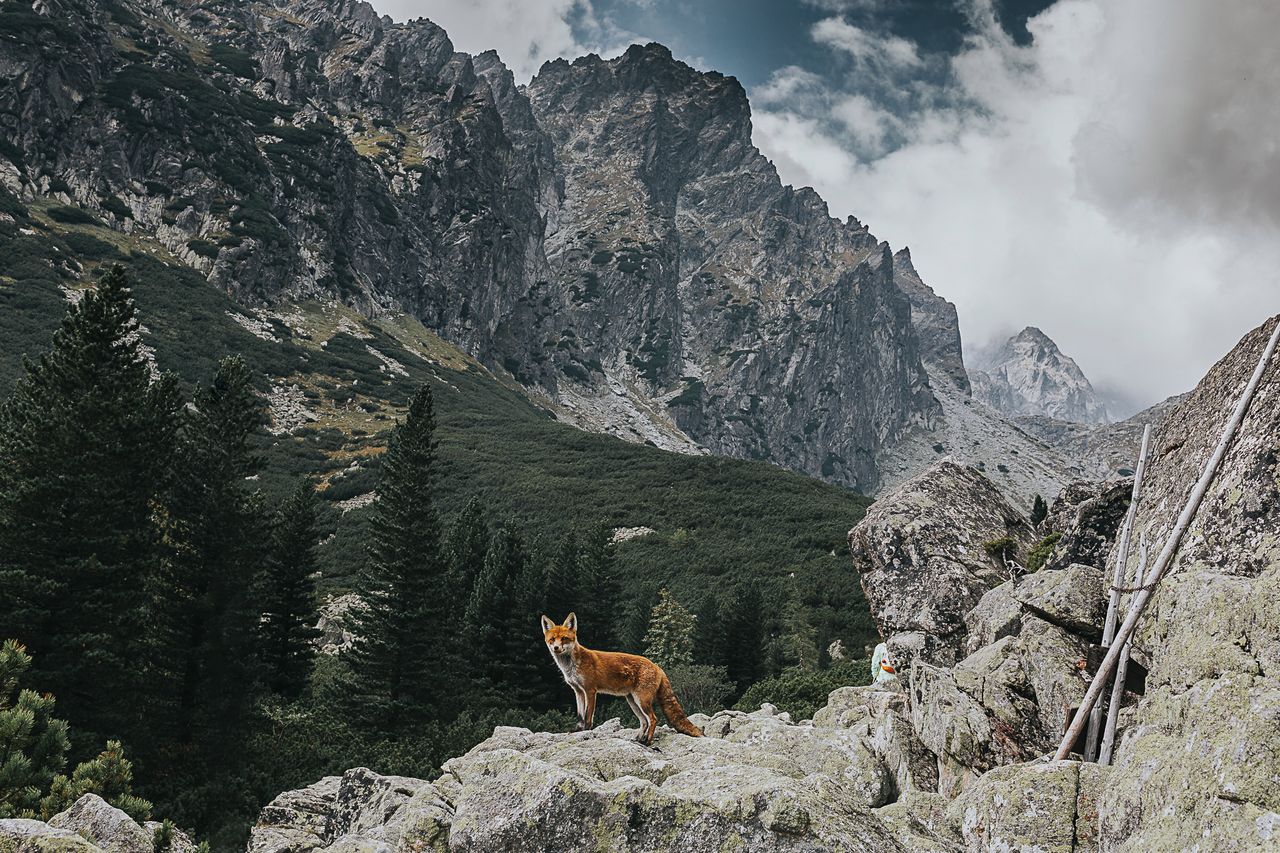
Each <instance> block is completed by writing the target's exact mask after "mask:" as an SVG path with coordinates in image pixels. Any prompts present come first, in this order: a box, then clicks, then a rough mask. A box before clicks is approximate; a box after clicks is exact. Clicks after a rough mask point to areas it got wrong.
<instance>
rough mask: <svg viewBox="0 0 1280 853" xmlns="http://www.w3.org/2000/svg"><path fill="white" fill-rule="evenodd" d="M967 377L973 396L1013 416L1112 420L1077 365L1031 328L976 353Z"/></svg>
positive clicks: (1093, 421) (1092, 420) (1070, 419)
mask: <svg viewBox="0 0 1280 853" xmlns="http://www.w3.org/2000/svg"><path fill="white" fill-rule="evenodd" d="M969 378H970V380H971V383H972V385H973V395H974V396H975V397H977V398H978V399H980V400H982V401H984V402H986V403H987V404H988V405H990V406H991V407H992V408H994V409H996V410H997V411H999V412H1001V413H1003V414H1005V415H1008V416H1011V417H1012V416H1018V415H1044V416H1047V417H1051V418H1056V419H1058V420H1063V421H1073V422H1076V423H1090V424H1095V423H1107V422H1108V421H1109V420H1110V418H1109V417H1108V415H1107V407H1106V404H1104V403H1103V401H1102V399H1101V397H1099V396H1098V394H1097V392H1096V391H1094V389H1093V385H1092V384H1091V383H1090V382H1089V380H1088V378H1086V377H1085V375H1084V372H1083V371H1082V370H1080V367H1079V365H1077V364H1076V363H1075V361H1074V360H1073V359H1072V358H1071V357H1070V356H1068V355H1066V354H1064V353H1063V352H1062V351H1061V350H1060V349H1059V348H1058V345H1057V344H1056V343H1054V341H1053V339H1052V338H1050V337H1049V336H1048V335H1046V334H1045V333H1044V332H1042V331H1041V330H1040V329H1038V328H1036V327H1035V326H1027V327H1026V328H1025V329H1023V330H1022V331H1021V332H1019V333H1018V334H1016V335H1014V336H1013V337H1011V338H1009V339H1008V340H1007V341H1005V342H1004V343H1003V344H1001V345H999V346H998V347H996V348H995V349H992V350H989V351H985V352H979V353H978V354H976V356H975V357H974V359H973V364H972V368H971V369H970V371H969Z"/></svg>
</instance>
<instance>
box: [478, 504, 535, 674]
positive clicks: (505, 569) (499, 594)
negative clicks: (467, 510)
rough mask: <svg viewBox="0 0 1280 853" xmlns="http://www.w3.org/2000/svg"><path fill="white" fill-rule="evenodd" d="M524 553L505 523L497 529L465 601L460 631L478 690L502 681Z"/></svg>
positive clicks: (520, 543) (517, 539) (518, 540)
mask: <svg viewBox="0 0 1280 853" xmlns="http://www.w3.org/2000/svg"><path fill="white" fill-rule="evenodd" d="M526 556H527V555H526V553H525V548H524V542H522V541H521V539H520V537H519V536H517V535H516V534H515V533H513V532H512V531H511V530H510V529H509V528H508V527H507V526H505V525H504V526H503V527H500V528H498V530H497V531H495V532H494V534H493V538H492V539H491V540H490V542H489V548H488V551H487V552H486V554H485V559H484V568H483V569H482V570H481V572H480V575H479V576H478V577H477V578H476V582H475V586H474V587H473V588H472V590H471V597H470V599H469V600H468V601H467V609H466V612H465V615H464V619H463V624H464V627H463V632H464V633H465V635H466V637H467V641H468V644H469V646H470V649H471V653H472V656H473V658H474V664H473V666H472V667H470V668H469V669H470V670H471V672H472V673H473V675H474V677H475V681H476V682H477V684H476V686H477V687H478V688H479V689H481V690H492V689H497V688H500V687H501V686H502V684H503V681H504V678H505V675H506V673H505V667H506V660H505V655H506V648H507V647H506V642H507V631H508V630H509V628H510V627H511V626H510V619H509V614H510V613H511V610H512V608H513V600H512V589H513V587H514V586H515V579H516V578H517V577H518V576H520V574H521V573H522V572H523V570H524V564H525V561H526ZM535 624H536V623H535Z"/></svg>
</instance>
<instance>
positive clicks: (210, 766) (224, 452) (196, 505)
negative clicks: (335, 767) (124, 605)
mask: <svg viewBox="0 0 1280 853" xmlns="http://www.w3.org/2000/svg"><path fill="white" fill-rule="evenodd" d="M264 417H265V416H264V412H263V408H262V402H261V400H260V399H259V398H258V397H257V395H256V394H255V393H254V391H253V383H252V376H251V374H250V372H249V369H248V367H247V366H246V365H245V363H244V361H243V360H242V359H240V358H239V357H231V358H225V359H223V360H222V361H221V362H220V363H219V365H218V370H217V372H216V374H215V375H214V377H213V380H212V381H211V382H210V383H209V384H208V385H207V386H203V387H200V388H198V389H197V390H196V394H195V405H194V407H192V408H190V409H188V410H187V411H186V412H185V413H184V417H183V424H182V447H181V465H180V474H181V476H180V477H179V479H178V482H177V483H176V485H175V488H174V499H173V512H174V523H173V527H172V530H171V533H170V538H171V541H173V543H174V546H175V553H174V558H173V565H174V578H175V581H176V587H177V591H176V594H175V596H174V600H173V612H174V613H175V614H176V615H177V619H178V623H177V625H175V627H174V630H173V632H172V634H171V636H174V637H175V641H176V642H177V644H178V645H179V651H178V658H179V659H180V672H181V682H182V690H181V697H180V699H181V709H182V712H181V717H182V723H181V725H182V732H181V735H180V739H181V740H182V741H184V742H186V743H189V744H190V745H192V746H194V747H195V748H196V751H197V754H198V755H200V756H201V761H202V766H199V767H190V768H187V769H189V770H191V771H194V772H196V773H198V774H204V773H207V772H212V773H213V774H214V775H216V774H217V773H218V772H232V771H233V770H234V769H235V768H234V762H233V759H234V758H235V757H236V756H237V755H238V754H239V753H238V750H237V749H235V748H234V747H235V745H236V744H238V743H239V742H241V740H242V739H243V737H244V734H245V728H246V726H247V724H248V722H249V720H248V715H249V712H250V709H251V708H252V705H253V702H254V700H255V698H256V695H257V694H256V681H257V676H258V674H259V673H258V671H257V666H256V653H257V649H256V640H257V637H258V633H257V629H258V621H259V613H260V611H259V609H258V607H257V604H256V602H255V601H254V599H253V595H252V592H253V589H254V582H255V580H256V579H257V576H258V573H259V571H260V569H261V567H262V565H263V563H264V561H265V557H266V554H265V552H266V540H267V539H268V535H269V528H268V526H267V525H266V524H265V523H264V522H263V521H262V520H261V519H262V517H263V516H264V515H265V508H264V506H263V502H262V498H261V495H260V494H258V493H257V492H256V491H254V490H251V489H250V488H249V487H248V486H247V485H246V482H247V478H248V477H250V476H252V475H254V474H256V473H257V472H258V470H259V467H260V464H261V463H260V460H259V459H258V458H257V457H256V456H255V455H254V454H253V453H252V452H251V450H250V446H249V441H250V437H251V436H252V435H253V433H254V432H255V431H256V430H257V429H258V427H259V426H261V424H262V423H263V420H264Z"/></svg>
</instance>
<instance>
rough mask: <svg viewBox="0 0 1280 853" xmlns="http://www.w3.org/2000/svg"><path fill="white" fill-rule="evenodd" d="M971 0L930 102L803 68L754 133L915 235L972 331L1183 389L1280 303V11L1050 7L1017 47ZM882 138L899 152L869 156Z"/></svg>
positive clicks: (1131, 4)
mask: <svg viewBox="0 0 1280 853" xmlns="http://www.w3.org/2000/svg"><path fill="white" fill-rule="evenodd" d="M971 11H972V13H973V19H974V20H975V21H977V22H978V24H979V30H978V33H977V35H975V36H974V37H973V38H972V39H971V41H970V42H969V44H968V45H967V47H966V48H965V50H964V51H962V52H961V53H960V54H959V55H958V56H957V57H955V58H954V59H953V60H952V63H951V73H950V75H949V78H948V79H949V82H948V83H946V84H944V86H943V88H941V89H939V90H937V91H929V92H927V95H928V96H927V97H925V98H924V99H923V100H922V102H923V103H926V104H932V105H933V106H928V107H926V108H924V109H922V110H921V111H919V112H917V113H915V114H912V115H909V116H897V117H890V119H885V118H884V117H883V116H881V115H878V114H877V113H876V111H875V110H876V107H875V104H874V102H871V101H868V102H867V103H865V104H864V103H862V102H861V101H854V100H851V99H852V98H856V97H859V96H864V95H865V91H861V90H859V91H855V90H853V89H852V88H850V89H849V90H848V91H844V90H842V89H839V88H836V89H831V88H824V87H823V86H821V84H820V83H816V82H814V81H813V80H808V79H806V78H804V77H803V76H802V75H803V74H804V73H805V72H803V71H802V70H801V69H795V70H794V71H792V72H790V76H791V79H792V80H801V81H803V82H804V85H803V86H799V85H798V84H797V89H796V91H797V92H798V93H800V94H802V95H803V97H799V96H797V97H795V98H793V100H792V101H791V102H786V101H782V100H779V99H776V98H775V99H770V98H767V97H766V98H764V99H763V100H764V104H763V106H764V109H763V110H760V111H758V112H757V117H756V124H755V128H756V131H755V138H756V142H757V144H758V145H759V146H760V147H761V149H763V150H764V152H765V153H766V154H768V155H769V156H770V157H772V158H773V159H774V160H775V162H776V163H777V165H778V169H779V171H780V172H781V173H782V175H783V176H784V179H787V180H790V181H792V182H793V183H797V184H809V185H812V186H814V187H815V188H816V189H817V190H818V191H819V192H820V193H821V194H822V195H823V196H824V197H825V198H826V199H827V200H828V202H829V203H830V206H831V208H832V211H833V213H837V214H844V213H854V214H856V215H857V216H858V217H859V218H860V219H862V220H863V221H865V222H868V223H869V224H870V226H871V229H872V231H873V232H874V233H876V234H877V235H878V236H880V237H881V238H883V239H888V240H889V241H890V242H891V243H893V244H894V245H895V246H902V245H908V244H909V245H910V246H911V248H912V258H913V260H914V262H915V264H916V266H917V267H918V268H919V269H920V271H921V274H922V275H923V276H924V277H925V279H926V281H928V282H929V283H930V284H931V285H932V286H933V287H934V288H935V289H936V290H937V291H938V292H939V293H940V294H942V295H943V296H945V297H947V298H949V299H951V300H953V301H954V302H956V304H957V307H958V309H959V312H960V320H961V325H962V330H963V333H964V335H965V339H966V341H968V342H970V343H972V344H977V345H981V344H983V343H986V342H988V341H990V340H991V339H992V338H994V337H996V336H999V335H1005V334H1009V333H1011V332H1012V331H1016V330H1017V329H1019V328H1021V327H1022V326H1024V325H1028V324H1034V325H1038V326H1040V327H1041V328H1043V329H1044V330H1045V331H1046V332H1047V333H1048V334H1049V335H1050V336H1051V337H1053V338H1054V339H1055V340H1057V341H1058V343H1059V344H1060V345H1061V346H1062V347H1063V349H1064V350H1065V351H1066V352H1067V353H1068V354H1070V355H1072V356H1073V357H1075V358H1076V360H1077V361H1078V362H1079V363H1080V365H1081V367H1082V368H1083V369H1084V370H1085V372H1086V374H1087V375H1089V377H1090V378H1091V379H1093V380H1094V382H1095V384H1098V385H1099V386H1103V387H1111V388H1117V389H1119V390H1120V392H1121V393H1123V394H1125V395H1126V396H1128V397H1130V398H1132V399H1134V400H1135V401H1137V402H1141V403H1149V402H1154V401H1155V400H1157V399H1161V398H1163V397H1164V396H1167V395H1169V394H1172V393H1176V392H1178V391H1182V390H1186V389H1187V388H1189V387H1190V386H1191V385H1192V384H1194V383H1195V381H1196V380H1197V379H1198V378H1199V377H1200V376H1201V375H1202V374H1203V373H1204V371H1205V370H1206V369H1207V368H1208V367H1209V366H1210V365H1211V364H1212V363H1213V361H1214V360H1216V359H1217V358H1218V357H1219V356H1220V355H1222V354H1223V353H1225V352H1226V350H1227V349H1229V348H1230V347H1231V346H1232V345H1233V344H1234V343H1235V341H1236V340H1237V339H1238V338H1239V337H1240V336H1241V335H1242V334H1243V333H1244V332H1245V331H1247V330H1248V329H1250V328H1252V327H1254V326H1256V325H1257V324H1259V323H1261V322H1262V321H1263V319H1264V318H1265V317H1267V316H1269V315H1270V314H1274V313H1276V312H1277V311H1280V279H1278V277H1277V272H1276V271H1277V270H1280V145H1278V144H1277V142H1276V140H1277V139H1280V110H1276V109H1275V108H1274V101H1275V92H1277V91H1280V40H1276V39H1274V34H1275V33H1276V32H1280V4H1278V3H1274V2H1272V0H1235V2H1233V3H1230V4H1223V3H1219V2H1215V0H1060V2H1058V3H1057V4H1056V5H1054V6H1053V7H1051V8H1050V9H1048V10H1046V11H1045V12H1044V13H1042V14H1041V15H1039V16H1037V17H1036V18H1034V19H1033V20H1032V21H1031V22H1030V23H1029V30H1030V32H1031V34H1032V36H1033V41H1032V43H1031V44H1030V45H1029V46H1026V47H1021V46H1018V45H1016V44H1014V43H1013V42H1012V41H1011V40H1010V39H1009V38H1008V37H1007V36H1006V35H1005V34H1004V33H1003V31H1001V30H1000V29H999V27H998V26H997V25H996V23H995V19H994V16H993V15H992V14H991V6H990V0H972V8H971ZM827 43H830V42H827ZM841 49H843V48H841ZM865 76H866V75H863V82H865ZM775 84H777V85H781V84H780V83H778V81H776V80H775V81H771V83H770V85H769V86H767V87H765V89H766V90H768V89H770V88H771V87H775ZM922 86H923V88H925V89H927V88H928V86H927V85H924V84H922ZM752 94H753V97H757V98H758V97H759V93H755V92H753V93H752ZM837 104H846V106H845V108H844V109H839V110H838V109H836V108H835V105H837ZM860 110H862V112H860ZM864 123H865V125H866V127H865V128H864V129H863V130H861V131H859V130H857V129H856V126H858V125H861V124H864ZM889 131H892V132H893V133H898V134H901V135H902V136H901V139H904V140H905V144H902V145H900V146H899V147H896V148H894V150H892V151H887V152H883V151H882V152H880V153H873V154H870V155H869V154H868V153H867V152H868V151H873V150H874V147H875V146H869V145H868V144H867V143H868V140H873V139H876V138H880V139H883V138H884V134H885V133H886V132H889Z"/></svg>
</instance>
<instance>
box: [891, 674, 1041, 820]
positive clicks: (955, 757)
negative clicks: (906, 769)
mask: <svg viewBox="0 0 1280 853" xmlns="http://www.w3.org/2000/svg"><path fill="white" fill-rule="evenodd" d="M909 690H910V694H911V725H912V727H913V728H914V729H915V730H916V735H917V736H918V737H919V738H920V741H921V743H923V744H924V745H925V747H926V748H927V749H928V750H929V751H930V752H932V753H933V754H934V755H935V756H937V760H938V792H939V793H941V794H944V795H946V796H948V797H954V796H955V795H956V794H958V793H959V792H960V791H962V790H964V788H965V787H966V786H967V785H969V784H970V783H971V782H972V781H973V780H974V779H976V778H977V777H978V776H980V775H982V773H984V772H986V771H987V770H988V769H989V768H990V767H992V766H993V765H994V764H997V763H1000V762H1001V761H1002V760H1017V759H1018V757H1019V755H1018V754H1017V751H1016V749H1015V747H1016V745H1015V744H1012V743H1010V742H1008V741H1007V739H1005V738H1002V737H1001V736H1000V734H999V733H998V731H997V730H996V728H995V727H994V726H993V725H992V721H991V719H990V718H989V717H988V714H987V710H986V708H984V707H983V706H982V705H981V704H979V702H978V701H977V700H976V699H974V698H973V697H972V696H970V695H969V694H968V693H966V692H965V691H963V690H961V689H960V688H959V687H958V686H957V685H956V679H955V676H954V675H953V674H952V672H951V671H950V670H948V669H942V668H939V667H935V666H930V665H929V664H926V663H923V662H921V661H918V660H917V661H915V662H914V663H913V664H912V665H911V679H910V688H909Z"/></svg>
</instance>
